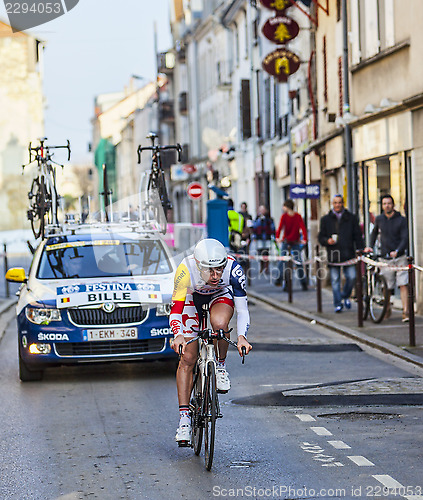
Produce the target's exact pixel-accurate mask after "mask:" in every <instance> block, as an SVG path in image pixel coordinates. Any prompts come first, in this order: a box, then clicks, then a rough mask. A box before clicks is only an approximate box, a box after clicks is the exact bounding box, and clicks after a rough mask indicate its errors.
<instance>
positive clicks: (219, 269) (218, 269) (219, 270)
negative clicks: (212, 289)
mask: <svg viewBox="0 0 423 500" xmlns="http://www.w3.org/2000/svg"><path fill="white" fill-rule="evenodd" d="M225 267H226V264H225V265H223V266H219V267H206V266H201V265H198V268H199V269H200V271H204V272H205V273H211V272H212V271H215V272H216V273H223V271H224V269H225Z"/></svg>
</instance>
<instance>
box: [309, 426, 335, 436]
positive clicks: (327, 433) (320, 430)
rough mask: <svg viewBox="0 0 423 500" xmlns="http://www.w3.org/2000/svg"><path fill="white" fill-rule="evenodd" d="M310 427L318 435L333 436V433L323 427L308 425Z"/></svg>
mask: <svg viewBox="0 0 423 500" xmlns="http://www.w3.org/2000/svg"><path fill="white" fill-rule="evenodd" d="M310 429H311V430H312V431H313V432H315V433H316V434H317V435H318V436H333V434H332V433H331V432H330V431H328V430H327V429H326V428H325V427H310Z"/></svg>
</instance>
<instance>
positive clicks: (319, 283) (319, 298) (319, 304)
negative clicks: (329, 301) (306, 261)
mask: <svg viewBox="0 0 423 500" xmlns="http://www.w3.org/2000/svg"><path fill="white" fill-rule="evenodd" d="M319 252H320V247H319V245H316V297H317V312H318V313H321V312H322V280H321V278H320V265H321V262H320V256H319Z"/></svg>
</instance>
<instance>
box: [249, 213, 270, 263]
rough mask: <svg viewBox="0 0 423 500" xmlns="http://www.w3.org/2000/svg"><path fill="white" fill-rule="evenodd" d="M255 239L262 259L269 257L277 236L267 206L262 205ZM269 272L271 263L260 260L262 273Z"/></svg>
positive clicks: (255, 228) (255, 225)
mask: <svg viewBox="0 0 423 500" xmlns="http://www.w3.org/2000/svg"><path fill="white" fill-rule="evenodd" d="M253 232H254V239H255V240H256V241H257V251H258V254H259V256H260V257H268V256H269V253H270V246H271V244H272V239H274V236H275V223H274V222H273V219H272V217H270V214H269V210H268V208H267V207H266V206H265V205H260V206H259V208H258V215H257V217H256V220H255V221H254V223H253ZM268 271H269V261H268V260H260V273H262V272H264V273H267V272H268Z"/></svg>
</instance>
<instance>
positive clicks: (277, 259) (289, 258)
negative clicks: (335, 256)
mask: <svg viewBox="0 0 423 500" xmlns="http://www.w3.org/2000/svg"><path fill="white" fill-rule="evenodd" d="M231 255H233V256H234V257H235V258H236V259H238V260H257V261H264V262H280V261H283V262H288V261H292V262H293V263H294V264H296V265H308V264H313V263H314V262H317V261H318V262H321V263H327V264H329V265H330V266H334V267H342V266H353V265H354V264H357V262H359V261H362V262H364V263H366V264H369V265H371V266H373V267H379V268H382V267H383V268H386V269H393V270H394V271H408V269H409V266H396V265H394V264H388V263H387V262H380V261H376V260H373V259H370V258H369V257H365V256H360V257H354V258H353V259H350V260H346V261H344V262H327V260H325V259H322V258H321V257H318V256H316V257H313V258H312V259H309V260H306V261H304V262H302V261H299V260H295V259H294V258H293V257H292V256H290V255H283V256H281V255H255V254H241V253H233V254H231ZM411 266H412V267H413V268H414V269H416V270H417V271H420V272H423V267H420V266H417V265H416V264H411Z"/></svg>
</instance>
